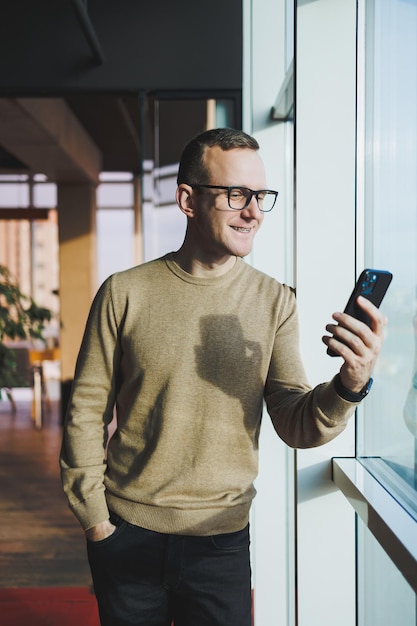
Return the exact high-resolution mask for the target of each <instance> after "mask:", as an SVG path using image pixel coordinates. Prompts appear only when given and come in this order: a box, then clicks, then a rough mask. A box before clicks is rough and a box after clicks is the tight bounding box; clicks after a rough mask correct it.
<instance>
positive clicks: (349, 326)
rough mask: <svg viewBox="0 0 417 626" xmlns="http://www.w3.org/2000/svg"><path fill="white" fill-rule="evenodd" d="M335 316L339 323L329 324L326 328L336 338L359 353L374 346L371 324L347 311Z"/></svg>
mask: <svg viewBox="0 0 417 626" xmlns="http://www.w3.org/2000/svg"><path fill="white" fill-rule="evenodd" d="M334 317H335V319H338V320H339V324H328V325H327V326H326V330H327V331H328V332H329V333H331V334H332V335H333V336H334V338H335V339H337V340H339V341H341V342H342V343H345V344H347V345H348V346H349V347H350V348H351V349H352V350H353V352H355V354H358V355H361V354H363V351H364V349H365V348H372V346H373V344H374V334H373V331H372V330H371V329H370V328H369V326H367V325H366V324H364V323H363V322H361V321H359V320H357V319H355V318H354V317H351V316H350V315H346V314H345V313H335V315H334Z"/></svg>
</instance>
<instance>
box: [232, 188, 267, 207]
mask: <svg viewBox="0 0 417 626" xmlns="http://www.w3.org/2000/svg"><path fill="white" fill-rule="evenodd" d="M253 195H255V197H256V199H257V201H258V206H259V209H260V210H261V211H265V212H266V211H271V209H272V208H273V206H274V204H275V200H276V197H277V195H276V194H275V193H273V192H270V191H260V192H258V193H253V192H252V191H251V190H250V189H247V188H245V187H231V188H230V189H229V206H230V208H231V209H238V210H242V209H244V208H245V207H247V206H248V205H249V203H250V201H251V199H252V196H253Z"/></svg>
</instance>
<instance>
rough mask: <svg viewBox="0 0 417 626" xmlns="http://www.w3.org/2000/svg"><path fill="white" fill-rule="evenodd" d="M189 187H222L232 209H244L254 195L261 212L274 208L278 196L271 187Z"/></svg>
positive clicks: (205, 186) (201, 186)
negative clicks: (254, 188)
mask: <svg viewBox="0 0 417 626" xmlns="http://www.w3.org/2000/svg"><path fill="white" fill-rule="evenodd" d="M190 187H192V188H193V189H223V190H225V191H227V201H228V203H229V207H230V208H231V209H233V210H234V211H243V209H246V207H247V206H249V204H250V201H251V200H252V198H253V196H255V198H256V201H257V203H258V207H259V210H260V211H262V213H268V212H269V211H272V209H273V208H274V206H275V202H276V201H277V197H278V191H272V189H259V190H258V191H254V190H253V189H249V188H248V187H226V186H223V185H190Z"/></svg>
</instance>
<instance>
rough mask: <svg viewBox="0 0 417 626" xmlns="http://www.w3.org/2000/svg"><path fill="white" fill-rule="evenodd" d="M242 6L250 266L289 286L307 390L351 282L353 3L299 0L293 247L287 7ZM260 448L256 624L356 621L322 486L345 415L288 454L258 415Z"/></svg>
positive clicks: (332, 511)
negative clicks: (259, 221) (258, 174)
mask: <svg viewBox="0 0 417 626" xmlns="http://www.w3.org/2000/svg"><path fill="white" fill-rule="evenodd" d="M244 7H245V11H244V128H245V130H247V131H248V132H251V133H252V134H254V136H255V137H256V138H257V139H258V140H259V142H260V144H261V154H262V156H263V158H264V161H265V165H266V169H267V176H268V185H270V187H271V188H275V189H278V190H279V191H280V197H279V201H278V206H277V207H276V209H275V208H274V211H273V212H272V213H271V214H269V215H266V216H265V220H264V225H263V228H262V230H261V232H260V233H259V235H258V236H257V241H256V244H255V247H254V252H253V255H252V259H251V260H252V262H253V264H254V265H255V266H256V267H258V268H259V269H261V270H263V271H266V272H267V273H268V274H271V275H273V276H275V277H277V278H278V280H281V281H284V282H289V283H290V284H293V285H295V286H296V287H297V299H298V306H299V312H300V324H301V345H302V353H303V358H304V362H305V366H306V369H307V373H308V375H309V378H310V381H311V383H312V384H316V383H318V382H321V381H324V380H328V379H330V378H331V377H332V376H333V375H334V374H335V373H336V372H337V370H338V368H339V367H340V362H338V361H339V360H338V359H332V358H330V357H328V356H327V355H326V354H325V347H324V345H323V344H322V342H321V336H322V334H323V333H324V327H325V325H326V323H327V322H329V321H330V318H331V313H332V312H333V311H335V310H339V309H341V308H342V307H343V306H344V304H345V300H346V298H347V296H348V294H349V292H350V290H351V288H352V284H353V280H354V278H355V168H354V164H355V141H354V140H355V11H356V3H355V1H354V0H315V1H311V2H309V1H307V0H304V1H300V2H298V32H297V45H298V48H297V72H298V74H297V125H296V151H297V161H296V166H297V168H296V171H297V182H296V197H297V212H296V216H297V218H296V230H295V231H294V233H295V235H296V237H295V247H294V245H293V207H292V194H291V189H290V187H291V179H292V172H290V171H289V166H291V151H289V150H288V138H289V136H291V127H290V126H289V124H288V123H277V122H271V121H270V120H269V112H270V109H271V106H272V105H273V104H274V101H275V98H276V96H277V94H278V91H279V88H280V86H281V83H282V81H283V79H284V76H285V66H286V60H285V0H244ZM293 252H295V257H296V264H295V266H293V263H292V257H293ZM260 450H261V454H260V475H259V479H258V481H257V488H258V495H257V497H256V500H255V504H254V508H253V515H252V539H253V565H254V587H255V624H256V626H275V625H276V626H284V625H287V626H292V625H293V624H295V623H296V619H298V622H297V624H298V626H333V625H334V624H336V623H337V624H338V626H353V625H354V624H355V527H354V514H353V512H352V509H351V507H350V505H349V504H348V503H347V501H346V500H345V498H344V496H343V495H342V494H341V493H339V492H338V491H337V490H336V489H335V487H334V485H333V483H332V482H331V479H330V464H331V457H332V456H339V455H340V456H351V455H353V453H354V423H353V420H352V423H351V425H350V426H349V428H348V430H347V431H346V432H345V433H344V434H343V435H341V436H340V437H338V438H337V439H336V440H335V441H334V442H333V443H331V444H328V445H326V446H324V447H322V448H319V449H315V450H308V451H298V452H297V453H296V458H295V459H294V453H293V452H292V451H290V450H288V449H287V448H286V447H285V446H284V444H282V443H281V442H280V441H279V440H278V438H277V437H276V435H275V434H274V432H273V431H272V428H271V427H270V424H269V418H268V417H267V416H265V419H264V424H263V428H262V433H261V442H260ZM294 461H295V465H294ZM294 467H295V469H296V474H294ZM294 480H296V486H295V485H294ZM295 498H296V511H295V513H296V520H294V517H293V511H292V508H293V502H294V499H295ZM296 577H297V597H298V603H297V606H295V586H296V584H295V579H296ZM296 614H297V616H296Z"/></svg>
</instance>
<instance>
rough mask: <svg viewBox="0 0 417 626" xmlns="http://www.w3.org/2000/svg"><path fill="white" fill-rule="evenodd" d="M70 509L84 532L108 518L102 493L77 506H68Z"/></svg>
mask: <svg viewBox="0 0 417 626" xmlns="http://www.w3.org/2000/svg"><path fill="white" fill-rule="evenodd" d="M70 508H71V510H72V512H73V513H74V515H75V517H76V518H77V519H78V521H79V522H80V524H81V526H82V527H83V529H84V530H88V529H89V528H92V527H93V526H95V525H96V524H99V523H100V522H104V521H106V520H108V519H109V517H110V514H109V509H108V506H107V502H106V498H105V496H104V493H103V494H97V495H94V496H91V497H90V498H88V499H87V500H83V501H82V502H78V503H77V504H70Z"/></svg>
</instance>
